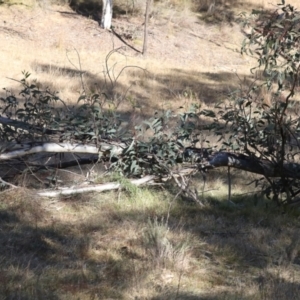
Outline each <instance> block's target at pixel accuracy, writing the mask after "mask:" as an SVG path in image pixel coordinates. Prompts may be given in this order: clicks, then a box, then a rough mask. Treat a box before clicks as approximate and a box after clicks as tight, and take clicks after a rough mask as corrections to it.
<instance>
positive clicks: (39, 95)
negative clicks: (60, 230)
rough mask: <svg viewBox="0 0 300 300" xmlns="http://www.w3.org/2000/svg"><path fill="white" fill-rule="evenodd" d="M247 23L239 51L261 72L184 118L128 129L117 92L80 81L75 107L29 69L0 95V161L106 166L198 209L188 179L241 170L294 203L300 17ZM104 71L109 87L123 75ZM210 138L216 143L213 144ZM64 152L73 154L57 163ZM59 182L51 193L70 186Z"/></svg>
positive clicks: (22, 166) (177, 115)
mask: <svg viewBox="0 0 300 300" xmlns="http://www.w3.org/2000/svg"><path fill="white" fill-rule="evenodd" d="M241 22H242V23H243V26H244V28H245V32H247V34H246V39H245V41H244V43H243V45H242V52H243V53H247V54H250V55H253V56H256V57H257V61H258V65H257V66H254V67H253V69H251V71H252V72H256V74H259V73H262V75H260V76H257V79H255V80H254V81H253V82H251V83H248V84H247V85H241V87H240V88H239V89H237V90H236V91H232V92H231V93H230V95H229V96H230V97H229V99H228V100H226V101H224V102H223V103H218V104H216V105H215V107H214V108H211V109H202V108H201V105H198V104H197V103H195V104H194V105H192V106H191V108H190V109H189V110H188V111H186V112H184V111H183V110H182V109H179V110H178V111H172V110H167V111H161V112H157V113H155V115H154V116H153V117H152V118H150V119H149V120H146V121H144V122H142V123H141V124H139V125H136V126H134V128H130V129H128V128H126V127H124V124H123V121H122V117H121V114H120V112H119V111H118V103H117V102H116V101H115V100H113V99H114V98H113V96H112V94H111V93H110V94H108V93H105V92H102V91H100V92H99V93H92V94H89V93H88V92H87V91H86V90H85V87H84V82H83V81H82V88H83V91H82V95H81V96H80V97H79V99H78V101H77V105H75V106H72V107H70V106H68V105H66V104H65V102H64V101H63V100H62V99H60V98H59V95H57V93H53V92H51V91H50V90H48V89H46V90H41V89H39V87H38V86H37V85H35V84H34V82H31V81H30V74H29V73H28V72H23V76H24V78H23V79H22V80H21V81H20V84H21V86H22V90H21V91H20V93H19V94H18V95H14V94H12V93H10V91H6V97H2V98H1V118H0V123H1V128H0V134H1V153H0V160H1V164H2V165H7V166H13V170H14V171H16V172H30V173H36V172H38V171H39V170H41V169H51V168H54V169H55V168H66V167H69V166H72V165H82V164H85V163H88V164H92V166H94V165H96V164H104V165H105V167H106V169H107V171H114V172H117V173H119V174H121V175H122V176H124V177H127V178H132V179H134V178H144V179H145V180H144V181H143V180H142V181H141V182H142V183H143V184H146V183H148V184H163V183H164V182H165V181H167V180H173V181H174V182H175V183H176V185H177V186H178V188H179V191H180V192H182V193H185V194H187V195H188V196H189V197H191V198H192V199H194V200H195V201H196V202H197V203H199V204H201V205H203V203H202V202H201V201H200V199H199V196H198V194H197V191H196V190H193V189H192V188H191V187H190V186H189V178H190V177H191V176H193V175H194V174H195V173H197V172H201V173H202V174H203V179H204V180H205V173H206V172H207V171H209V169H212V168H218V167H227V168H228V172H229V175H230V168H237V169H241V170H245V171H248V172H252V173H256V174H259V175H262V176H261V177H260V178H257V179H256V180H255V183H256V186H259V187H261V188H260V192H263V193H264V194H265V195H266V196H267V197H271V198H272V199H273V200H274V201H275V202H276V203H278V204H282V203H285V204H289V205H292V204H293V205H295V204H297V203H298V202H299V199H298V195H299V193H300V164H299V149H300V148H299V138H300V135H299V133H300V118H299V109H298V106H299V103H298V101H297V96H298V94H297V91H298V86H299V70H300V48H299V42H300V15H299V13H298V11H297V10H296V8H294V7H293V6H291V5H285V4H284V2H283V3H282V4H280V5H278V7H277V8H276V10H274V11H273V12H271V13H268V14H266V13H265V12H261V11H253V14H252V15H251V16H246V15H241ZM115 51H121V49H117V50H113V51H112V52H111V53H110V54H109V55H108V56H107V61H108V60H109V58H110V56H111V55H112V54H113V53H114V52H115ZM106 65H108V63H107V62H106ZM128 67H130V66H128ZM132 68H134V67H132ZM106 71H107V79H108V85H110V86H111V91H112V90H113V87H114V85H115V84H116V82H117V80H118V77H119V76H120V74H121V72H122V71H123V70H121V72H120V74H118V76H114V75H112V73H111V70H110V69H109V68H108V67H107V70H106ZM263 91H264V92H263ZM124 98H125V97H124ZM212 136H217V137H218V138H217V141H216V142H215V143H212V142H211V137H212ZM62 153H69V154H71V158H70V157H69V159H65V158H64V157H63V156H60V157H59V159H58V155H59V154H62ZM42 154H43V155H42ZM45 154H46V155H45ZM54 158H55V159H54ZM54 160H55V162H54ZM5 172H6V171H5ZM13 175H15V174H14V172H6V173H4V174H1V177H2V180H3V184H4V185H5V182H7V186H8V187H9V186H11V185H10V184H9V180H10V177H12V176H13ZM52 180H54V181H55V178H52ZM60 185H61V186H60V187H58V186H56V188H57V189H58V190H57V192H56V193H55V195H59V194H60V192H62V191H63V189H65V188H67V187H63V186H62V185H63V183H61V184H60ZM87 191H88V189H87ZM77 192H79V190H78V189H77V190H76V189H75V190H74V193H77ZM229 192H230V187H229ZM46 194H47V193H46ZM46 194H45V195H46ZM49 195H50V194H49ZM229 197H230V195H229Z"/></svg>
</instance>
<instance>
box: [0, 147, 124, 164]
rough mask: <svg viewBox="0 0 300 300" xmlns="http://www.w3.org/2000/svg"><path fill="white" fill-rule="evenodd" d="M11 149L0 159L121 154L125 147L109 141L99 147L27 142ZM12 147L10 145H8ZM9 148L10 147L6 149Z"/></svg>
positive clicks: (1, 155) (0, 155)
mask: <svg viewBox="0 0 300 300" xmlns="http://www.w3.org/2000/svg"><path fill="white" fill-rule="evenodd" d="M13 146H14V148H13V149H17V150H13V151H9V152H6V153H1V154H0V161H1V160H8V159H13V158H17V157H22V156H25V155H29V154H36V153H44V152H47V153H89V154H98V153H101V152H106V151H109V152H110V153H114V154H115V155H118V154H121V153H122V151H123V147H126V145H125V144H122V143H121V144H118V145H114V144H109V143H101V144H100V145H99V147H97V146H96V145H95V146H94V145H82V144H71V143H43V144H40V145H31V144H30V143H28V144H15V145H13ZM9 147H12V145H9ZM7 150H10V149H7Z"/></svg>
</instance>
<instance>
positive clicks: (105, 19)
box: [101, 0, 113, 29]
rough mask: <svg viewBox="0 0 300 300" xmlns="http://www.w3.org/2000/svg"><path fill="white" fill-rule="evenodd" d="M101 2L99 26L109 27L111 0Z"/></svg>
mask: <svg viewBox="0 0 300 300" xmlns="http://www.w3.org/2000/svg"><path fill="white" fill-rule="evenodd" d="M102 3H103V4H102V5H103V6H102V18H101V27H102V28H104V29H110V27H111V19H112V12H113V0H102Z"/></svg>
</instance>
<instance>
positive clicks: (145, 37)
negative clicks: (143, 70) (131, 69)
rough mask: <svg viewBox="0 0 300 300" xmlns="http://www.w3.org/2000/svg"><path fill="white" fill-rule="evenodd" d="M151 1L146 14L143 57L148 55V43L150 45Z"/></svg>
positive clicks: (148, 2)
mask: <svg viewBox="0 0 300 300" xmlns="http://www.w3.org/2000/svg"><path fill="white" fill-rule="evenodd" d="M150 4H151V0H147V2H146V12H145V23H144V45H143V55H144V56H146V55H147V43H148V22H149V11H150Z"/></svg>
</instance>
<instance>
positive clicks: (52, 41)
mask: <svg viewBox="0 0 300 300" xmlns="http://www.w3.org/2000/svg"><path fill="white" fill-rule="evenodd" d="M129 2H130V1H129ZM289 2H290V3H291V4H294V5H296V6H297V4H298V3H297V1H289ZM9 3H11V2H9ZM22 3H23V4H24V5H23V6H19V5H12V6H9V7H8V6H0V14H1V18H2V19H1V21H3V23H2V22H1V32H0V38H1V41H4V42H3V45H4V46H3V47H1V49H0V62H1V70H0V78H1V86H2V87H8V88H10V89H12V90H17V87H18V84H17V83H16V82H14V81H12V80H10V79H7V77H10V78H14V79H21V71H22V70H28V71H29V72H30V73H32V76H31V78H32V79H36V81H37V84H38V85H40V86H41V87H45V86H50V87H51V88H52V89H54V90H57V91H59V93H60V96H61V98H62V99H64V100H65V101H66V102H67V103H68V104H70V105H73V104H74V103H76V101H77V99H78V97H79V95H80V94H81V93H82V89H83V85H82V81H83V82H84V86H85V88H86V91H87V92H95V91H98V92H106V93H107V94H108V95H109V96H110V97H111V98H112V99H113V100H114V101H115V103H119V102H120V107H119V108H120V110H121V111H122V112H124V116H123V117H124V119H125V120H127V121H128V120H129V121H128V122H129V123H131V124H130V125H131V126H132V125H133V124H134V122H138V121H139V120H142V119H143V118H144V117H145V116H149V115H151V114H152V113H153V111H155V110H157V109H166V108H171V109H176V108H178V107H179V106H182V105H183V106H186V107H188V106H189V104H190V103H192V102H197V103H200V104H201V105H202V106H203V107H205V106H210V105H212V104H214V103H215V102H218V101H219V100H224V99H226V98H227V94H228V93H229V92H230V91H232V90H233V89H235V88H236V86H237V85H238V84H239V83H240V79H239V78H241V80H242V81H243V83H247V82H249V81H250V80H251V76H250V75H249V68H250V66H253V60H252V59H251V58H249V57H242V56H241V55H240V54H239V48H240V42H241V40H242V39H243V36H242V34H241V33H240V32H239V29H238V26H237V25H236V24H235V23H234V19H233V16H234V15H236V14H237V13H238V12H239V11H240V10H242V9H249V8H251V7H254V8H259V7H262V8H266V7H267V5H269V1H254V0H249V1H215V3H216V6H215V10H214V9H213V8H212V7H211V4H212V1H197V3H198V6H197V7H195V1H193V2H191V1H182V0H172V1H171V0H170V1H157V2H156V5H157V6H156V8H155V9H154V10H153V17H152V19H151V24H150V31H151V34H150V36H149V54H148V57H147V58H143V57H142V56H141V55H140V54H139V53H138V52H137V51H134V50H131V49H130V48H127V49H126V51H122V52H120V53H119V52H118V53H117V52H116V53H114V54H113V55H112V56H111V57H110V59H109V61H108V66H109V70H110V71H109V72H110V75H111V76H112V78H113V76H115V77H117V76H118V74H120V72H122V73H121V75H120V77H119V78H118V80H117V82H116V83H114V84H113V85H112V84H111V83H110V81H109V78H108V75H107V73H106V74H105V72H106V71H107V69H106V65H105V61H106V57H107V54H108V53H109V51H111V49H113V48H114V49H116V48H118V47H120V46H124V44H123V43H122V42H121V41H120V40H118V39H117V38H116V37H115V36H113V35H111V34H110V33H108V32H105V31H102V30H100V29H99V26H98V23H97V22H96V21H95V20H94V19H95V18H94V17H93V15H91V16H92V18H87V17H86V16H82V15H79V14H76V13H74V11H72V10H71V9H70V8H69V7H67V6H55V5H52V4H51V3H49V4H47V3H46V2H42V4H43V3H44V4H43V5H41V3H40V2H35V1H29V2H25V1H22ZM124 3H125V2H124ZM136 3H137V4H138V5H141V1H137V2H136ZM221 8H222V9H223V12H222V13H220V10H221ZM191 9H193V10H194V11H195V12H194V13H191ZM128 15H129V13H128ZM93 18H94V19H93ZM207 23H209V25H207ZM230 23H231V24H230ZM141 24H142V19H141V18H140V17H139V15H138V13H135V14H133V16H129V17H128V16H127V15H126V14H125V17H124V16H123V17H120V18H118V19H117V20H115V25H116V31H117V32H118V33H119V34H120V35H123V36H124V34H125V33H126V34H128V33H130V34H131V35H132V36H133V38H132V39H131V38H127V39H126V42H127V43H128V44H129V45H131V46H133V47H135V48H137V49H138V50H139V49H141V45H142V44H141V43H142V36H141V30H142V25H141ZM130 65H133V66H139V67H141V68H144V69H145V70H146V72H144V71H142V70H141V69H137V68H126V69H124V70H123V68H124V67H126V66H130ZM122 70H123V71H122ZM235 73H236V74H237V75H238V76H236V75H235ZM238 77H239V78H238ZM1 93H4V91H2V92H1ZM132 111H134V113H133V114H132V115H131V118H129V116H128V114H129V113H130V112H132ZM81 175H82V174H81ZM82 176H83V175H82ZM21 179H22V180H25V179H24V178H21ZM26 180H27V179H26ZM65 180H67V179H65ZM73 180H74V178H73ZM98 180H102V179H101V178H99V179H98ZM248 180H249V174H241V173H237V172H236V173H233V185H234V186H233V188H234V191H233V203H234V204H235V205H231V204H230V203H228V202H227V178H226V177H224V176H223V175H222V173H212V174H210V175H209V176H208V182H207V183H206V186H205V188H204V190H205V193H204V194H203V201H204V202H205V203H206V206H205V208H199V207H198V206H196V205H195V204H194V203H193V202H191V201H189V199H184V198H179V199H177V200H175V201H174V197H175V194H176V192H177V191H176V190H175V188H174V187H173V186H168V187H166V190H160V189H143V190H141V189H138V188H133V187H130V186H127V189H126V191H122V192H121V193H106V194H101V195H100V194H99V195H98V194H92V195H83V196H72V197H70V198H66V199H58V200H55V201H52V200H48V199H39V198H36V197H34V196H33V194H32V193H31V192H30V191H29V190H26V189H17V190H12V191H6V192H2V193H1V194H0V266H1V272H0V282H1V284H0V299H153V300H154V299H157V300H158V299H187V300H191V299H207V300H208V299H211V300H212V299H257V300H263V299H298V298H299V292H300V276H299V274H300V272H299V270H300V255H299V251H300V248H299V247H300V246H299V232H298V230H299V229H298V228H299V225H300V224H299V220H300V219H299V211H297V210H295V211H293V212H289V211H287V212H284V211H281V210H280V209H279V208H277V207H274V206H273V205H272V203H270V202H269V201H267V200H265V199H263V198H262V197H258V198H255V197H251V196H249V195H243V196H241V195H240V194H244V193H246V192H249V191H251V189H252V187H248V186H245V185H244V182H247V181H248ZM25 183H26V185H28V184H29V183H28V182H25ZM25 183H24V184H25ZM125 184H126V183H125ZM194 184H195V185H196V187H197V189H198V191H199V195H202V188H203V185H202V181H201V178H196V179H195V181H194Z"/></svg>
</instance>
